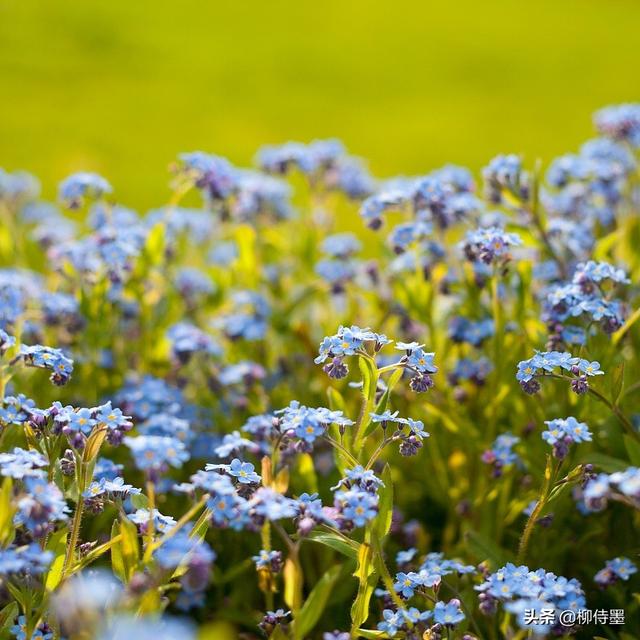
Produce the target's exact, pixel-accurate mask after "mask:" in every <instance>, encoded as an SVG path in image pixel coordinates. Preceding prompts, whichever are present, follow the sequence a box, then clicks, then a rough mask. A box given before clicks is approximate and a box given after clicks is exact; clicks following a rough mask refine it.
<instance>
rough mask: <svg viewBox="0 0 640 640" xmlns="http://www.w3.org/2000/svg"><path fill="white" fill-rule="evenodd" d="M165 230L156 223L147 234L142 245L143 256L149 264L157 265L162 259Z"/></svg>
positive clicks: (161, 225) (162, 225)
mask: <svg viewBox="0 0 640 640" xmlns="http://www.w3.org/2000/svg"><path fill="white" fill-rule="evenodd" d="M165 245H166V241H165V229H164V224H162V222H158V223H156V224H155V225H153V227H151V230H150V231H149V233H148V234H147V240H146V242H145V243H144V255H145V257H146V258H147V261H148V262H149V264H152V265H154V264H155V265H157V264H160V263H161V262H162V260H163V259H164V250H165Z"/></svg>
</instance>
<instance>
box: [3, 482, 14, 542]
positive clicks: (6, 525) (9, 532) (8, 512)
mask: <svg viewBox="0 0 640 640" xmlns="http://www.w3.org/2000/svg"><path fill="white" fill-rule="evenodd" d="M12 494H13V480H12V479H11V478H10V477H9V476H7V477H6V478H5V479H4V480H3V482H2V488H0V547H6V546H7V545H8V544H9V543H10V542H11V541H12V540H13V534H14V526H13V516H14V514H15V511H16V509H15V507H14V506H13V505H12V503H11V496H12Z"/></svg>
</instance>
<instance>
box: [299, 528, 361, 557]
mask: <svg viewBox="0 0 640 640" xmlns="http://www.w3.org/2000/svg"><path fill="white" fill-rule="evenodd" d="M305 539H306V540H311V542H318V543H319V544H323V545H324V546H325V547H330V548H331V549H333V550H334V551H337V552H338V553H341V554H342V555H343V556H347V557H348V558H352V559H353V560H357V558H358V543H357V542H355V541H353V540H349V539H347V538H343V537H341V536H339V535H338V534H336V533H331V532H330V531H312V532H311V533H310V534H309V535H308V536H307V537H306V538H305Z"/></svg>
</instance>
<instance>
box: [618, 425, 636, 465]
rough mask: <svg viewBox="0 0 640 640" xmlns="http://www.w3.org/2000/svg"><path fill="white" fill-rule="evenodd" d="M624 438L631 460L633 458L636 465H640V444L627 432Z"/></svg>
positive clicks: (632, 460) (632, 461)
mask: <svg viewBox="0 0 640 640" xmlns="http://www.w3.org/2000/svg"><path fill="white" fill-rule="evenodd" d="M622 438H623V440H624V446H625V448H626V450H627V453H628V454H629V460H631V463H632V464H633V466H634V467H640V444H638V441H637V440H634V439H633V438H632V437H631V436H630V435H629V434H627V433H625V434H624V436H622Z"/></svg>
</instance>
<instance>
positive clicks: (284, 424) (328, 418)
mask: <svg viewBox="0 0 640 640" xmlns="http://www.w3.org/2000/svg"><path fill="white" fill-rule="evenodd" d="M275 413H276V415H277V416H280V417H279V419H278V429H279V431H280V433H281V434H283V435H284V436H285V437H287V438H288V439H295V440H296V441H297V442H298V445H297V448H298V450H300V451H307V450H311V448H312V446H313V443H314V442H315V441H316V440H317V439H318V438H320V437H322V436H323V435H325V432H326V431H327V428H328V427H329V425H331V424H335V425H338V426H339V427H340V428H341V429H342V430H344V428H345V427H348V426H350V425H352V424H354V423H353V420H351V419H349V418H347V417H346V416H345V415H344V414H343V413H342V411H331V410H330V409H327V408H325V407H317V408H313V407H305V406H304V405H301V404H300V403H299V402H297V401H296V400H293V401H292V402H291V403H290V404H289V406H288V407H285V408H284V409H280V410H278V411H276V412H275Z"/></svg>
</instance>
